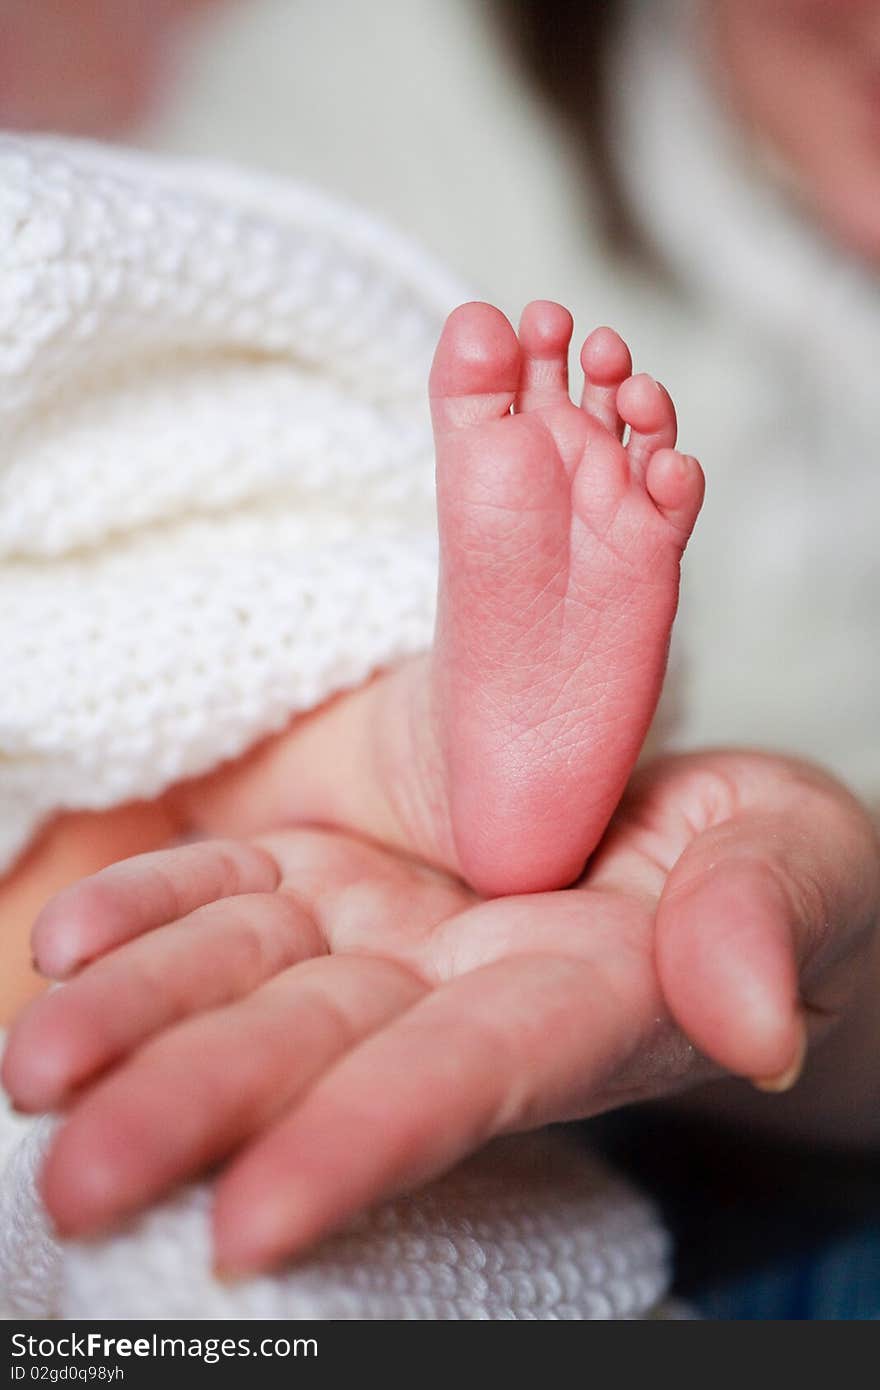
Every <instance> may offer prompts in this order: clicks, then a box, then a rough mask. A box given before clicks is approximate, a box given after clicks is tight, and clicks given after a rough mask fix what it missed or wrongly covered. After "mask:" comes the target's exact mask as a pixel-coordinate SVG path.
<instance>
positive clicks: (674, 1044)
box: [3, 753, 880, 1271]
mask: <svg viewBox="0 0 880 1390" xmlns="http://www.w3.org/2000/svg"><path fill="white" fill-rule="evenodd" d="M878 909H880V854H878V846H877V842H876V838H875V835H874V832H873V830H872V828H871V825H870V823H869V821H868V819H867V817H866V816H865V814H864V812H863V811H862V810H861V808H860V807H859V805H858V803H857V802H855V801H854V800H853V798H852V797H850V795H849V794H848V793H847V792H846V791H844V790H843V789H842V788H840V787H839V786H837V785H836V784H835V783H834V782H832V781H831V780H830V779H829V778H827V777H826V776H825V775H824V774H822V773H819V772H817V771H816V770H815V769H812V768H810V767H808V766H806V765H803V764H798V763H794V762H790V761H786V760H783V759H776V758H771V757H767V756H763V755H759V754H732V753H727V754H726V753H712V754H703V755H693V756H682V757H675V758H667V759H663V760H661V761H659V762H657V763H655V764H653V765H652V766H650V767H648V768H647V769H645V770H644V771H643V772H641V773H640V774H638V775H637V776H636V777H635V778H634V780H633V782H632V784H631V787H630V790H629V792H628V794H627V796H626V797H625V799H624V801H623V802H622V804H621V807H620V809H619V811H618V814H617V815H616V817H615V819H614V821H613V822H612V825H611V827H610V828H609V831H608V834H607V836H606V838H605V840H604V841H603V844H602V846H601V847H600V849H599V851H598V852H597V853H596V855H594V857H593V859H592V861H591V863H590V865H589V867H588V871H587V872H586V874H585V875H584V877H583V879H582V881H581V882H580V883H579V884H578V885H577V886H576V887H574V888H572V889H569V890H566V891H561V892H557V893H549V894H539V895H533V896H531V897H514V898H504V899H496V900H494V901H491V902H480V901H478V900H477V899H476V898H475V897H474V895H473V894H472V893H471V892H470V891H469V890H468V889H466V888H465V887H463V886H462V885H461V884H460V883H458V882H457V881H456V880H454V879H452V878H450V877H447V876H446V875H444V874H442V873H439V872H438V871H436V870H434V869H429V868H426V867H425V866H424V865H422V864H421V863H419V862H418V861H416V860H414V859H412V858H408V857H405V856H403V855H399V854H395V853H392V852H389V851H386V850H382V849H379V848H377V847H376V846H373V845H371V844H369V843H366V842H364V841H361V840H357V839H354V838H351V837H347V836H345V835H341V834H337V833H332V832H325V831H319V830H294V831H289V832H285V833H281V834H276V835H272V836H264V837H261V838H260V840H259V841H252V842H249V843H241V844H236V843H224V844H219V843H203V844H195V845H189V846H184V847H182V848H179V849H175V850H169V851H164V852H161V853H159V854H155V855H147V856H142V857H140V858H139V859H134V860H130V861H127V862H126V863H124V864H121V865H116V866H114V867H113V868H111V869H108V870H105V871H103V872H102V873H100V874H98V875H96V876H94V877H93V878H91V879H87V880H84V881H83V882H82V883H80V884H78V885H77V886H76V887H74V888H72V889H68V890H66V891H65V892H63V893H62V894H60V895H59V897H57V898H56V899H55V900H54V901H53V902H52V903H51V904H50V905H49V907H48V908H47V909H45V910H44V912H43V913H42V915H41V917H40V919H39V920H38V923H37V925H36V928H35V937H34V943H35V952H36V957H37V961H38V963H39V965H40V966H41V968H42V969H43V970H44V972H45V973H46V974H48V975H50V976H54V977H66V978H69V983H68V984H67V985H66V986H65V987H64V988H63V989H60V990H56V991H52V992H50V993H49V994H48V995H45V996H43V997H42V998H41V999H39V1000H37V1001H36V1002H35V1003H33V1004H32V1005H31V1006H30V1007H29V1009H28V1010H27V1011H26V1012H25V1014H24V1015H23V1016H22V1017H21V1019H20V1020H19V1022H18V1023H17V1024H16V1026H15V1027H14V1028H13V1031H12V1034H11V1037H10V1040H9V1044H8V1047H7V1051H6V1055H5V1058H4V1065H3V1077H4V1081H5V1084H6V1086H7V1088H8V1089H9V1091H10V1093H11V1095H12V1097H13V1099H14V1101H15V1102H16V1104H17V1105H18V1106H19V1107H20V1108H22V1109H26V1110H40V1109H45V1108H57V1107H61V1106H64V1107H66V1109H67V1114H66V1118H65V1120H64V1122H63V1123H62V1125H61V1127H60V1130H59V1132H58V1133H57V1135H56V1137H55V1140H54V1143H53V1144H52V1147H51V1149H50V1152H49V1154H48V1157H47V1161H46V1164H45V1168H44V1172H43V1178H42V1185H43V1192H44V1196H45V1199H46V1202H47V1205H48V1209H49V1211H50V1213H51V1215H52V1216H53V1218H54V1219H55V1221H56V1223H57V1225H58V1227H59V1229H60V1230H61V1231H62V1232H63V1233H82V1232H88V1231H92V1230H94V1229H97V1228H99V1227H100V1226H102V1225H105V1224H106V1223H108V1222H109V1221H112V1220H113V1219H114V1218H116V1217H118V1216H120V1215H122V1214H123V1213H125V1212H127V1211H129V1210H132V1209H134V1208H136V1207H138V1206H141V1205H143V1204H145V1203H147V1202H149V1201H150V1200H152V1199H153V1198H155V1197H156V1196H158V1195H159V1194H160V1193H162V1192H163V1191H165V1190H166V1189H168V1188H169V1187H171V1186H172V1185H173V1184H175V1183H177V1182H178V1181H180V1180H182V1179H183V1178H186V1177H187V1176H189V1175H192V1174H194V1173H196V1172H198V1171H200V1170H202V1169H204V1168H206V1167H207V1166H209V1165H212V1164H217V1163H218V1161H221V1160H224V1161H225V1167H223V1168H222V1169H221V1171H220V1174H219V1177H218V1180H217V1187H216V1204H215V1212H214V1228H215V1247H216V1255H217V1261H218V1265H219V1266H220V1267H221V1268H224V1269H226V1270H230V1271H245V1270H250V1269H255V1268H259V1267H264V1266H266V1265H269V1264H271V1263H272V1262H274V1261H276V1260H278V1259H280V1258H281V1257H283V1256H285V1255H289V1254H295V1253H296V1252H298V1251H300V1250H302V1249H303V1248H304V1247H306V1246H308V1245H309V1244H310V1243H311V1242H313V1241H314V1240H316V1239H318V1238H319V1237H320V1236H322V1235H324V1234H325V1233H327V1232H328V1231H330V1230H331V1229H333V1228H334V1227H336V1226H338V1225H339V1224H340V1223H342V1222H343V1221H345V1220H346V1219H347V1218H348V1217H349V1216H350V1215H351V1214H352V1213H353V1212H355V1211H357V1210H359V1209H360V1208H362V1207H363V1206H365V1205H367V1204H370V1203H373V1202H375V1201H377V1200H379V1199H381V1198H384V1197H387V1196H390V1195H392V1194H393V1193H396V1192H399V1191H400V1190H402V1189H405V1188H409V1187H412V1186H414V1185H417V1184H419V1183H422V1182H424V1181H425V1180H427V1179H429V1178H430V1177H432V1176H433V1175H435V1174H437V1173H439V1172H440V1171H442V1170H444V1169H446V1168H448V1167H450V1166H451V1165H452V1164H454V1163H455V1162H456V1161H457V1160H458V1159H460V1158H461V1157H462V1156H463V1155H465V1154H466V1153H468V1152H469V1151H470V1150H473V1149H474V1148H476V1147H478V1146H480V1145H481V1144H482V1143H483V1142H484V1141H486V1140H488V1139H489V1138H491V1137H492V1136H493V1135H495V1134H498V1133H503V1132H506V1131H514V1130H521V1129H526V1128H530V1127H532V1126H536V1125H541V1124H544V1123H546V1122H550V1121H558V1120H565V1119H571V1118H575V1117H583V1116H587V1115H590V1114H594V1113H597V1112H599V1111H601V1110H604V1109H608V1108H610V1107H613V1106H616V1105H618V1104H621V1103H623V1102H625V1101H631V1100H635V1099H639V1098H648V1097H659V1096H662V1095H664V1094H668V1093H670V1092H672V1091H676V1090H679V1089H682V1088H684V1087H686V1086H688V1085H689V1084H691V1083H693V1082H695V1081H699V1080H703V1079H705V1078H706V1077H708V1076H710V1075H712V1074H713V1072H715V1071H719V1070H722V1069H723V1070H728V1071H733V1072H735V1073H737V1074H740V1075H743V1076H748V1077H752V1078H765V1079H768V1078H769V1079H770V1082H771V1084H772V1085H780V1086H784V1085H786V1084H787V1083H789V1082H790V1081H791V1080H792V1079H793V1077H794V1076H795V1074H796V1072H797V1069H798V1066H799V1063H800V1060H801V1055H802V1049H803V1043H804V1039H805V1031H809V1032H811V1033H814V1032H818V1031H820V1030H822V1029H824V1028H826V1027H827V1026H828V1025H829V1023H831V1022H832V1021H833V1020H834V1019H835V1018H838V1017H839V1016H841V1015H842V1014H843V1013H845V1012H846V1010H847V1008H848V1007H849V1004H850V1001H851V1000H852V999H853V997H854V995H855V992H856V988H857V984H858V980H859V975H860V971H861V970H862V969H863V964H864V961H865V959H866V955H867V951H868V948H869V943H870V942H871V939H872V935H873V930H874V925H875V922H876V919H877V916H878Z"/></svg>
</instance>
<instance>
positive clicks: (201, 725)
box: [0, 137, 668, 1319]
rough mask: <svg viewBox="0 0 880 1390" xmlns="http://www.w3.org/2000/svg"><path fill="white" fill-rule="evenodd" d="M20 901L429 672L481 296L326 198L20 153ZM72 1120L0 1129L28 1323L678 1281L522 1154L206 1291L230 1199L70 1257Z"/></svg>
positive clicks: (563, 1298)
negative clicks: (66, 841)
mask: <svg viewBox="0 0 880 1390" xmlns="http://www.w3.org/2000/svg"><path fill="white" fill-rule="evenodd" d="M0 249H2V261H0V440H2V449H0V650H2V652H3V659H4V672H3V677H4V678H3V681H2V682H0V870H2V868H3V866H5V865H8V863H9V862H10V860H11V859H12V857H13V856H14V855H15V854H16V852H17V851H18V850H19V849H20V848H21V847H22V845H24V844H25V843H26V841H27V840H28V839H29V837H30V836H31V834H32V833H33V830H34V828H35V826H36V825H37V824H38V823H39V821H40V819H41V818H42V817H44V816H46V815H47V814H49V813H51V812H52V811H54V810H57V809H59V808H63V807H95V808H98V807H106V806H110V805H112V804H114V803H116V802H119V801H122V800H125V799H127V798H131V797H136V796H150V795H153V794H155V793H157V792H159V791H160V790H161V789H162V788H164V787H165V786H167V785H169V784H171V783H173V782H174V781H177V780H178V779H180V778H183V777H187V776H190V775H195V774H197V773H199V772H202V771H205V770H206V769H208V768H210V767H212V766H214V765H216V764H217V763H218V762H219V761H220V760H222V759H223V758H227V757H231V756H234V755H235V754H237V753H239V752H241V751H242V750H243V749H245V748H246V747H247V746H248V745H249V744H250V743H252V742H253V741H254V740H255V739H256V738H258V737H259V736H260V735H263V734H266V733H267V732H269V731H270V730H272V729H274V728H277V727H279V726H280V725H281V724H283V723H284V722H285V721H286V720H287V719H288V718H289V716H290V715H291V713H293V712H294V711H296V710H298V709H304V708H308V707H310V706H312V705H314V704H315V703H316V702H318V701H320V700H321V699H323V698H325V697H326V696H328V695H329V694H331V693H332V692H333V691H334V690H337V689H340V688H342V687H344V686H346V685H350V684H354V683H357V682H360V681H361V680H363V679H364V677H365V676H367V675H368V673H369V672H370V671H371V670H372V669H374V668H375V667H376V666H378V665H379V664H382V663H385V662H388V661H390V660H392V659H394V658H396V657H399V656H400V655H402V654H404V653H406V652H409V651H413V650H416V649H418V648H420V647H423V646H424V645H425V644H426V643H427V642H428V641H429V640H430V634H431V626H432V621H433V607H434V589H435V584H436V556H435V539H434V513H433V480H432V452H431V446H430V434H429V431H428V426H427V414H426V408H425V383H426V377H427V370H428V365H429V360H430V355H431V352H432V349H433V345H434V342H435V340H436V337H437V334H438V331H439V328H440V325H441V322H442V318H443V315H444V313H445V311H446V310H448V308H449V307H451V305H452V304H454V303H455V302H456V301H458V300H460V299H461V298H463V297H464V296H463V295H462V293H461V291H460V290H459V289H458V287H456V286H455V285H453V284H452V282H451V281H449V280H448V279H447V278H446V277H445V276H444V275H443V273H442V272H440V271H439V270H437V269H436V268H435V267H434V266H433V265H431V264H430V263H429V262H428V261H427V260H426V259H425V258H424V257H422V255H421V254H420V253H419V252H417V251H416V250H414V249H413V248H412V247H411V246H410V245H408V244H407V243H406V242H404V241H403V240H402V239H401V238H399V237H398V236H397V235H395V234H393V233H391V232H389V231H387V230H386V229H384V228H382V227H380V226H377V225H375V224H374V223H373V222H371V221H370V220H368V219H367V218H365V217H364V216H363V215H362V214H361V213H359V212H357V211H355V210H353V209H351V208H342V207H339V206H337V205H335V204H333V203H331V202H329V201H327V200H326V199H324V198H323V197H321V196H319V195H317V194H316V193H314V192H313V191H311V190H307V189H303V188H297V187H292V186H288V185H285V184H279V183H277V182H274V181H271V180H264V179H259V178H253V177H249V176H245V175H241V174H238V173H233V172H230V171H228V170H225V169H217V168H213V167H212V168H208V167H205V166H193V165H174V164H166V163H163V162H158V161H155V160H150V159H147V158H144V157H142V156H135V155H133V154H128V153H120V152H118V151H117V152H111V151H106V150H103V149H100V148H98V147H95V146H88V145H80V144H72V143H61V142H57V141H46V140H37V139H18V138H15V139H13V138H6V137H2V138H0ZM49 1125H50V1122H49V1121H39V1122H34V1121H24V1120H21V1119H19V1118H17V1117H15V1116H14V1115H12V1113H11V1112H9V1111H8V1109H6V1108H5V1107H0V1312H2V1315H3V1316H5V1317H8V1318H11V1317H61V1318H76V1317H88V1316H96V1315H100V1316H102V1317H135V1318H137V1317H150V1318H162V1317H186V1316H192V1317H211V1318H221V1317H229V1316H239V1317H279V1318H280V1317H316V1318H342V1317H348V1318H393V1319H400V1318H453V1317H454V1318H493V1319H494V1318H535V1317H539V1318H557V1317H573V1318H594V1317H599V1318H608V1317H638V1316H645V1315H650V1314H651V1311H652V1310H653V1309H654V1308H655V1305H656V1304H657V1301H658V1299H659V1298H660V1297H661V1295H662V1293H663V1291H664V1289H665V1287H666V1285H667V1279H668V1270H667V1256H668V1251H667V1240H666V1237H665V1234H664V1232H663V1231H662V1229H661V1227H660V1226H659V1225H658V1223H657V1220H656V1217H655V1215H654V1213H653V1212H652V1210H651V1209H650V1207H649V1206H648V1205H647V1204H646V1203H645V1202H643V1201H642V1200H641V1199H640V1198H639V1197H637V1196H636V1195H635V1194H634V1193H633V1192H631V1191H630V1190H629V1189H628V1188H627V1187H626V1186H625V1185H623V1184H622V1183H620V1182H618V1181H617V1180H616V1179H614V1178H612V1177H611V1176H609V1175H608V1174H607V1173H606V1172H605V1170H604V1169H602V1168H601V1166H599V1165H598V1164H596V1163H594V1162H592V1161H588V1160H587V1159H586V1158H585V1157H584V1156H583V1155H580V1154H577V1153H575V1152H573V1151H570V1150H568V1149H566V1148H564V1147H562V1146H560V1145H559V1144H557V1143H554V1142H551V1141H549V1140H544V1139H541V1140H537V1139H528V1140H518V1141H506V1142H505V1143H504V1144H502V1145H500V1146H496V1147H495V1148H494V1149H492V1150H490V1151H489V1153H488V1154H487V1155H484V1156H482V1157H480V1158H478V1159H476V1160H473V1161H472V1162H471V1163H469V1164H467V1165H465V1167H464V1168H462V1169H460V1170H458V1171H457V1172H456V1173H454V1174H452V1175H451V1176H450V1177H448V1178H446V1179H445V1180H443V1181H442V1182H440V1183H438V1184H436V1185H435V1186H434V1187H432V1188H429V1189H428V1190H427V1191H425V1192H423V1193H420V1194H417V1195H416V1196H414V1197H409V1198H406V1199H403V1200H401V1201H399V1202H397V1203H395V1204H394V1205H392V1206H390V1207H386V1208H383V1209H381V1210H380V1211H378V1212H377V1213H375V1214H372V1215H368V1216H365V1217H363V1218H361V1220H359V1221H358V1222H357V1223H356V1224H355V1225H354V1227H353V1228H352V1229H351V1230H350V1231H349V1232H348V1233H346V1234H345V1235H343V1236H341V1237H339V1238H338V1239H336V1240H334V1241H332V1242H331V1243H329V1244H328V1245H326V1246H325V1247H324V1248H323V1250H322V1251H321V1252H319V1253H318V1254H317V1255H316V1256H315V1257H313V1258H312V1259H310V1260H308V1261H306V1262H305V1263H303V1264H300V1265H297V1266H296V1267H295V1268H290V1269H288V1270H287V1271H285V1272H283V1273H282V1274H280V1275H278V1276H276V1277H274V1278H265V1279H259V1280H255V1281H251V1282H248V1283H245V1284H241V1285H238V1286H234V1287H227V1286H225V1285H221V1284H219V1283H217V1282H216V1281H215V1280H214V1279H212V1277H211V1274H210V1264H209V1257H208V1249H209V1241H208V1226H207V1216H206V1213H207V1207H208V1190H207V1188H205V1187H195V1188H190V1189H188V1190H186V1191H184V1192H183V1193H181V1194H179V1195H177V1196H175V1197H174V1198H172V1199H170V1200H169V1201H167V1202H165V1203H164V1204H161V1205H159V1206H158V1207H156V1208H154V1209H153V1210H152V1211H150V1212H148V1213H147V1214H146V1215H145V1216H144V1217H142V1218H140V1219H138V1220H136V1221H134V1222H132V1223H130V1224H129V1225H128V1226H127V1227H126V1228H125V1229H123V1230H121V1231H119V1232H118V1233H116V1234H113V1235H111V1236H108V1237H106V1238H105V1239H102V1240H99V1241H97V1242H94V1243H87V1244H81V1245H77V1244H70V1245H66V1246H60V1245H59V1244H58V1243H57V1242H56V1241H55V1240H54V1239H53V1238H52V1236H51V1233H50V1232H49V1230H48V1227H47V1224H46V1220H45V1216H44V1213H43V1211H42V1209H41V1206H40V1202H39V1199H38V1197H37V1195H36V1191H35V1186H34V1178H35V1173H36V1171H37V1168H38V1164H39V1158H40V1154H41V1153H42V1151H43V1148H44V1145H45V1141H46V1137H47V1134H48V1132H49Z"/></svg>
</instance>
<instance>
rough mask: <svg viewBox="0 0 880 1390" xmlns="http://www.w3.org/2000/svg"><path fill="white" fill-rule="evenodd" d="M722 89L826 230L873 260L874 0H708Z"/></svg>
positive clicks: (878, 242)
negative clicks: (788, 175)
mask: <svg viewBox="0 0 880 1390" xmlns="http://www.w3.org/2000/svg"><path fill="white" fill-rule="evenodd" d="M703 15H704V18H705V22H706V24H707V25H708V26H709V30H710V38H711V40H712V43H713V47H714V51H715V55H716V59H717V64H718V81H719V86H720V88H721V90H722V92H723V94H724V95H725V96H726V97H727V98H728V99H729V101H730V103H731V104H732V105H733V107H734V108H735V110H736V112H737V113H738V115H739V116H740V117H741V118H742V119H743V121H744V122H745V124H746V125H747V127H748V128H749V129H750V131H751V132H752V134H753V135H754V136H755V137H756V138H757V139H758V140H759V141H760V142H761V143H763V144H764V145H765V146H767V147H769V148H770V149H771V150H773V151H774V153H775V154H776V156H777V158H778V159H781V160H782V161H783V163H784V165H786V166H787V167H788V170H789V172H790V175H791V179H792V182H793V183H794V185H795V189H796V191H797V192H798V194H799V196H800V197H801V199H802V201H803V202H804V204H805V206H806V207H807V209H808V210H809V211H810V212H811V213H812V214H813V215H815V216H816V217H817V218H818V220H819V222H821V223H822V224H823V225H824V226H825V228H826V229H827V230H828V232H829V233H830V234H831V236H832V237H833V238H834V239H835V240H838V241H840V242H842V243H843V244H844V245H846V246H849V247H851V248H852V249H853V250H855V251H856V252H857V253H858V254H860V255H862V256H864V257H865V258H866V259H867V260H870V261H872V262H874V263H878V262H880V4H878V0H713V3H712V4H710V5H706V6H704V7H703Z"/></svg>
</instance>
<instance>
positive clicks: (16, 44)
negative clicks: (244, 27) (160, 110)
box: [0, 0, 228, 138]
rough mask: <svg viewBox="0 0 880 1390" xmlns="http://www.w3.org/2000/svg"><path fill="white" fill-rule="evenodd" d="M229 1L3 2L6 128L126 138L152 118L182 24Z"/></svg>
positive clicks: (0, 119) (1, 89) (0, 106)
mask: <svg viewBox="0 0 880 1390" xmlns="http://www.w3.org/2000/svg"><path fill="white" fill-rule="evenodd" d="M221 2H222V0H11V3H10V0H5V2H4V0H0V125H4V126H6V127H8V128H10V129H13V130H51V131H57V132H63V133H65V134H71V135H91V136H101V137H103V138H107V137H112V136H116V135H119V134H122V133H124V132H125V131H127V130H129V129H131V127H133V126H135V125H136V124H137V123H138V122H139V121H140V120H142V119H143V117H144V116H145V115H147V114H148V113H149V111H150V108H151V106H152V105H153V102H154V100H155V98H156V96H157V94H158V93H159V91H160V89H161V86H162V82H163V78H164V76H165V70H166V66H167V63H166V59H167V56H168V52H169V50H170V48H171V46H172V45H173V42H174V39H175V38H176V31H177V29H178V28H179V26H180V22H181V20H183V19H184V18H185V16H186V15H187V14H188V12H190V11H196V10H199V9H204V8H206V7H207V6H208V5H211V4H215V5H216V4H218V3H221ZM227 2H228V0H227Z"/></svg>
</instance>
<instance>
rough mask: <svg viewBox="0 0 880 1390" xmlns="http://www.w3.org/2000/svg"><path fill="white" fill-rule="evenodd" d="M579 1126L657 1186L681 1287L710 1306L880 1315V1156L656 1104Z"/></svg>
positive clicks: (586, 1137) (706, 1313)
mask: <svg viewBox="0 0 880 1390" xmlns="http://www.w3.org/2000/svg"><path fill="white" fill-rule="evenodd" d="M577 1132H578V1136H579V1137H580V1138H581V1139H582V1140H583V1142H585V1143H587V1144H588V1145H589V1146H590V1147H592V1148H598V1149H599V1150H600V1151H602V1152H604V1153H605V1155H606V1156H607V1158H608V1159H609V1161H610V1162H611V1163H613V1164H614V1165H615V1166H616V1167H618V1168H620V1169H622V1170H623V1171H624V1172H625V1173H628V1174H629V1175H630V1177H631V1178H632V1179H633V1180H634V1181H635V1182H637V1183H638V1184H639V1186H641V1187H642V1188H643V1189H644V1190H645V1191H647V1192H648V1193H650V1194H651V1196H653V1198H654V1200H655V1201H656V1202H657V1204H658V1205H659V1207H660V1209H661V1211H662V1214H663V1217H664V1220H665V1221H666V1224H667V1225H668V1227H669V1228H670V1230H671V1232H672V1235H673V1238H674V1240H675V1243H676V1260H675V1267H676V1270H677V1277H676V1283H675V1287H674V1290H673V1292H674V1293H675V1294H677V1295H678V1296H680V1297H681V1298H683V1299H685V1300H686V1301H687V1302H689V1303H690V1304H691V1305H693V1306H694V1307H695V1308H696V1309H697V1310H698V1312H700V1313H701V1314H702V1316H703V1317H707V1318H717V1319H723V1320H749V1321H751V1320H756V1319H760V1320H780V1319H784V1320H796V1321H805V1320H808V1321H821V1320H832V1319H833V1320H845V1321H853V1320H859V1321H866V1320H877V1319H880V1155H844V1154H839V1153H816V1152H811V1151H808V1150H804V1149H800V1148H781V1147H778V1146H774V1145H771V1144H768V1143H767V1142H766V1141H765V1140H761V1139H758V1138H756V1137H753V1136H749V1135H747V1134H743V1133H742V1132H740V1131H733V1130H725V1129H723V1128H720V1127H719V1128H712V1127H710V1126H708V1125H707V1124H705V1123H695V1122H694V1121H692V1120H687V1121H683V1120H680V1119H679V1118H677V1117H675V1116H671V1115H669V1114H667V1113H664V1112H663V1111H662V1110H660V1109H659V1108H657V1107H652V1106H647V1107H644V1108H639V1107H635V1108H633V1109H632V1110H625V1111H620V1112H618V1113H617V1114H615V1115H611V1116H606V1117H602V1118H601V1119H599V1120H595V1121H591V1122H589V1123H587V1124H584V1125H581V1126H578V1127H577Z"/></svg>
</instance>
